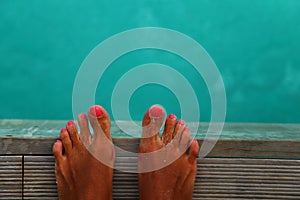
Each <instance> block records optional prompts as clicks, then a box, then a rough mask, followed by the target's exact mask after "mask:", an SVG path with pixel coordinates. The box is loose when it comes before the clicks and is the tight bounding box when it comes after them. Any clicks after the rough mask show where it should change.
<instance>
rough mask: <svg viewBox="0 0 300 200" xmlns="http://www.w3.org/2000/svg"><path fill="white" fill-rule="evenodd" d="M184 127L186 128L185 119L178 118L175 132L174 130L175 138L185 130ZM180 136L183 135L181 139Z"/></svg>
mask: <svg viewBox="0 0 300 200" xmlns="http://www.w3.org/2000/svg"><path fill="white" fill-rule="evenodd" d="M184 128H185V122H184V121H183V120H178V122H177V124H176V126H175V129H174V132H173V138H175V137H176V135H178V134H181V133H182V131H183V130H184ZM180 136H181V135H179V139H180ZM178 142H179V141H178Z"/></svg>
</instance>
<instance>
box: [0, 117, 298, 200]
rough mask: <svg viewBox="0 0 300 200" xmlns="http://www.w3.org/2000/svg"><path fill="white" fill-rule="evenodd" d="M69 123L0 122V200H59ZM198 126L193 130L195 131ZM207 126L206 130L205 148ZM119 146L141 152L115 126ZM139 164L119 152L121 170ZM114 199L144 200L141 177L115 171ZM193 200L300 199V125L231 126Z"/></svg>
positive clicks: (204, 167) (206, 161)
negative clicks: (59, 142) (58, 150)
mask: <svg viewBox="0 0 300 200" xmlns="http://www.w3.org/2000/svg"><path fill="white" fill-rule="evenodd" d="M64 125H65V122H64V121H15V120H14V121H12V120H9V121H7V120H6V121H0V199H4V200H6V199H14V200H17V199H28V200H29V199H39V200H42V199H57V188H56V183H55V176H54V157H53V156H52V153H51V148H52V145H53V143H54V141H55V139H56V138H57V137H58V134H59V129H60V128H61V127H63V126H64ZM193 125H194V124H189V126H193ZM206 128H207V124H205V123H203V124H201V128H200V129H199V134H198V136H197V137H198V138H199V139H198V140H199V142H200V143H202V142H203V137H204V135H205V130H206ZM112 133H113V135H116V136H118V137H116V138H114V143H115V144H116V145H117V146H119V147H120V148H123V149H126V150H129V151H132V152H136V151H137V147H138V143H139V140H138V139H137V138H129V137H128V136H126V135H122V132H121V131H120V130H119V129H118V128H117V127H116V126H115V124H114V123H113V124H112ZM136 164H137V158H136V157H128V155H122V153H121V152H117V160H116V163H115V165H116V166H118V167H119V169H127V170H128V169H134V168H136ZM113 184H114V187H113V195H114V199H128V200H129V199H130V200H134V199H139V198H138V184H137V174H133V173H125V172H122V170H120V171H115V174H114V183H113ZM193 199H298V200H299V199H300V125H297V124H226V126H225V127H224V130H223V133H222V135H221V137H220V139H219V140H218V141H217V144H216V146H215V147H214V149H213V150H212V151H211V152H210V153H209V155H208V156H207V157H206V158H201V159H200V158H199V159H198V174H197V180H196V183H195V191H194V198H193Z"/></svg>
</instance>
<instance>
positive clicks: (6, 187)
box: [0, 156, 22, 200]
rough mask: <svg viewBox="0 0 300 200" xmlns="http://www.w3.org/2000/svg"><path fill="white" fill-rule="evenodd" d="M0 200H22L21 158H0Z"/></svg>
mask: <svg viewBox="0 0 300 200" xmlns="http://www.w3.org/2000/svg"><path fill="white" fill-rule="evenodd" d="M0 199H14V200H17V199H22V156H0Z"/></svg>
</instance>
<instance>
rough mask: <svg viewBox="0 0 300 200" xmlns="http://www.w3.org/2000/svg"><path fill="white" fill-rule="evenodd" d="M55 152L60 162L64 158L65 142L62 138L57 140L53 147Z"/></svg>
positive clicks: (58, 162)
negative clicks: (63, 142)
mask: <svg viewBox="0 0 300 200" xmlns="http://www.w3.org/2000/svg"><path fill="white" fill-rule="evenodd" d="M52 151H53V154H54V156H55V160H56V163H57V164H60V163H61V162H62V159H63V154H62V152H63V144H62V142H61V140H56V142H55V143H54V145H53V148H52Z"/></svg>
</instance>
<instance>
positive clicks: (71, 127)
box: [66, 121, 80, 146]
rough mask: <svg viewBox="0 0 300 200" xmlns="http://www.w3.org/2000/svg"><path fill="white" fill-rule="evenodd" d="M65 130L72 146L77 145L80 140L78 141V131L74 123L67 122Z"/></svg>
mask: <svg viewBox="0 0 300 200" xmlns="http://www.w3.org/2000/svg"><path fill="white" fill-rule="evenodd" d="M66 128H67V130H68V133H69V135H70V139H71V141H72V144H73V146H76V145H78V144H79V143H80V140H79V135H78V130H77V127H76V125H75V123H74V122H73V121H69V122H68V124H67V127H66Z"/></svg>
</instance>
